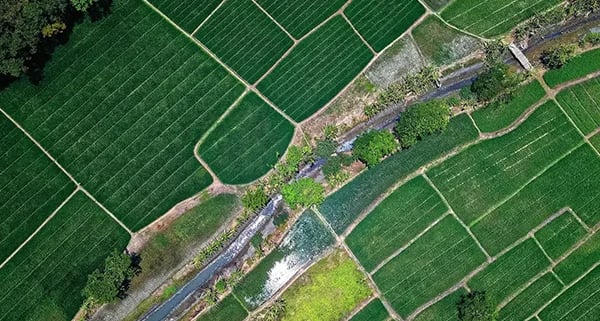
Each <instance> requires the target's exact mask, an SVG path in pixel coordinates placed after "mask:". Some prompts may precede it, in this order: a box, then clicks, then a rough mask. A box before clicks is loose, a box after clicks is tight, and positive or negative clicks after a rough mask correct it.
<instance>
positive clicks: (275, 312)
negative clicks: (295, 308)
mask: <svg viewBox="0 0 600 321" xmlns="http://www.w3.org/2000/svg"><path fill="white" fill-rule="evenodd" d="M286 311H287V305H286V303H285V300H282V299H279V300H275V302H273V303H272V304H271V305H270V306H268V307H266V308H265V309H263V310H262V311H261V312H260V313H259V314H258V315H256V316H254V317H253V318H252V319H251V320H252V321H279V320H281V319H282V318H283V317H284V315H285V312H286Z"/></svg>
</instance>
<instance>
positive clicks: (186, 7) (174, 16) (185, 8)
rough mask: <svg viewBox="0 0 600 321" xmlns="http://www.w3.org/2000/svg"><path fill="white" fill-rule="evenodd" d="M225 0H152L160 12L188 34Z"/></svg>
mask: <svg viewBox="0 0 600 321" xmlns="http://www.w3.org/2000/svg"><path fill="white" fill-rule="evenodd" d="M222 1H223V0H187V1H171V0H151V1H150V2H151V3H152V4H153V5H154V6H156V8H157V9H158V10H160V11H161V12H162V13H164V14H165V15H166V16H167V17H169V19H171V20H173V22H175V23H176V24H177V25H178V26H180V27H181V28H182V29H183V30H185V31H187V32H188V33H192V32H194V30H196V28H197V27H198V26H199V25H200V24H201V23H202V22H203V21H204V20H205V19H206V18H207V17H208V16H209V15H210V13H211V12H212V11H213V10H215V9H216V8H217V6H219V4H220V3H221V2H222Z"/></svg>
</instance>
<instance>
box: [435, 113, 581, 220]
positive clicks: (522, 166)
mask: <svg viewBox="0 0 600 321" xmlns="http://www.w3.org/2000/svg"><path fill="white" fill-rule="evenodd" d="M580 142H581V136H580V135H579V133H577V131H576V130H575V128H574V127H573V125H572V124H571V123H570V122H569V120H568V119H567V118H566V117H565V115H564V114H563V113H562V112H561V111H560V109H559V108H558V107H557V106H556V104H554V103H552V102H551V103H547V104H544V105H542V106H540V107H539V108H538V109H537V110H536V111H535V112H534V113H533V114H532V115H530V116H529V118H528V119H527V120H526V121H525V122H524V123H522V124H521V125H520V126H519V127H518V128H517V129H515V130H513V131H512V132H510V133H508V134H506V135H503V136H500V137H497V138H494V139H491V140H487V141H483V142H481V143H479V144H477V145H474V146H472V147H470V148H469V149H467V150H465V151H463V152H461V153H460V154H458V155H456V156H454V157H452V158H450V159H448V160H447V161H445V162H444V163H442V164H441V165H440V166H437V167H435V168H433V169H431V170H430V171H428V173H427V174H428V176H429V177H430V178H431V180H432V181H433V182H434V183H435V184H436V186H437V187H438V188H439V189H440V191H441V192H442V194H444V196H445V197H446V199H447V200H448V202H449V203H450V205H451V206H452V208H453V209H454V211H456V214H457V215H458V216H460V217H461V218H462V219H463V220H464V221H465V222H466V223H467V224H469V223H470V222H473V221H474V220H476V219H477V218H478V217H479V216H481V215H482V214H484V213H486V211H488V210H489V209H491V208H493V206H494V205H496V204H498V202H500V201H502V200H503V199H504V198H506V197H508V196H509V195H511V194H512V193H514V192H515V191H516V190H517V189H519V188H520V187H522V186H523V184H525V183H526V182H527V181H529V180H530V179H532V178H533V177H535V175H538V174H539V172H540V171H542V170H543V169H544V168H545V167H547V166H549V165H550V164H552V162H553V161H554V160H555V159H557V158H559V157H560V156H561V155H564V154H565V153H567V152H568V151H569V150H572V149H573V148H574V147H575V146H577V144H580Z"/></svg>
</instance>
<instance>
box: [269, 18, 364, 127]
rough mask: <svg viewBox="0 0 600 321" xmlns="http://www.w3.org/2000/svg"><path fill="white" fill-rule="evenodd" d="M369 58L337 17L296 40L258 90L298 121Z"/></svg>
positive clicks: (354, 73) (358, 69) (316, 108)
mask: <svg viewBox="0 0 600 321" xmlns="http://www.w3.org/2000/svg"><path fill="white" fill-rule="evenodd" d="M372 57H373V54H372V53H371V51H369V49H368V48H367V46H366V45H364V44H363V43H362V41H361V40H360V38H359V37H358V36H357V35H356V34H355V33H354V31H353V30H352V28H351V27H350V25H348V23H346V21H345V20H344V18H342V17H339V16H338V17H335V18H333V19H332V20H330V21H329V22H327V23H326V24H324V25H323V26H321V27H319V29H318V30H317V31H315V32H314V33H312V34H311V35H310V36H308V37H307V38H306V39H304V40H303V41H302V42H300V43H299V44H298V46H296V47H295V48H294V50H292V52H291V53H290V54H289V56H287V57H286V58H285V59H283V61H282V62H281V63H280V64H279V65H278V66H277V67H276V68H275V69H274V70H273V71H272V72H271V73H270V74H269V75H268V76H267V77H266V78H265V79H264V80H262V81H261V82H260V83H259V84H258V89H259V90H260V91H261V92H263V93H264V94H265V95H266V96H267V98H269V99H270V100H271V101H272V102H273V103H275V105H277V106H278V107H279V108H281V109H283V111H284V112H285V113H286V114H288V115H290V117H292V118H293V119H294V120H296V121H298V122H299V121H302V120H304V119H306V118H308V117H309V116H311V115H312V114H313V113H315V112H316V111H317V110H319V109H321V108H322V107H323V106H324V105H325V104H326V103H327V102H329V101H330V100H331V99H332V98H333V97H334V96H335V95H336V94H337V93H338V92H339V91H340V90H342V89H343V88H344V87H345V86H346V85H347V84H348V83H349V82H350V81H352V79H354V77H356V75H358V73H359V72H360V71H361V70H362V69H363V68H364V67H365V66H366V65H367V64H368V63H369V61H370V60H371V58H372Z"/></svg>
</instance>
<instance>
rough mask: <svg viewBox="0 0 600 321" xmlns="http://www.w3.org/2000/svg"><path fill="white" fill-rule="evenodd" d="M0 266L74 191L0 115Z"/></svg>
mask: <svg viewBox="0 0 600 321" xmlns="http://www.w3.org/2000/svg"><path fill="white" fill-rule="evenodd" d="M0 146H2V153H1V154H0V164H2V168H1V169H0V263H2V262H3V261H4V260H5V259H6V258H7V257H8V256H9V255H10V254H11V253H12V252H13V251H14V250H16V249H17V248H18V247H19V245H20V244H21V243H23V242H24V241H25V240H26V239H27V237H29V235H31V234H32V233H33V231H35V230H36V229H37V228H38V226H40V225H41V224H42V222H44V220H46V218H48V217H49V216H50V214H52V213H53V212H54V211H55V210H56V208H58V206H59V205H60V204H61V203H62V202H63V201H64V200H65V199H66V198H67V197H68V196H69V195H70V194H71V193H73V192H74V191H75V184H73V183H72V182H71V180H70V179H69V178H68V177H67V176H66V175H65V174H64V173H63V172H62V171H61V170H60V169H59V168H58V167H57V166H56V165H54V164H53V163H52V161H51V160H50V159H49V158H48V157H47V156H46V155H45V154H44V153H43V152H42V151H41V150H40V149H39V148H38V147H37V146H35V145H34V143H33V142H32V141H31V140H30V139H29V138H28V137H27V136H25V134H23V132H22V131H21V130H19V129H18V128H17V127H16V126H14V125H13V123H11V122H10V120H9V119H8V118H6V117H4V115H0Z"/></svg>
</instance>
